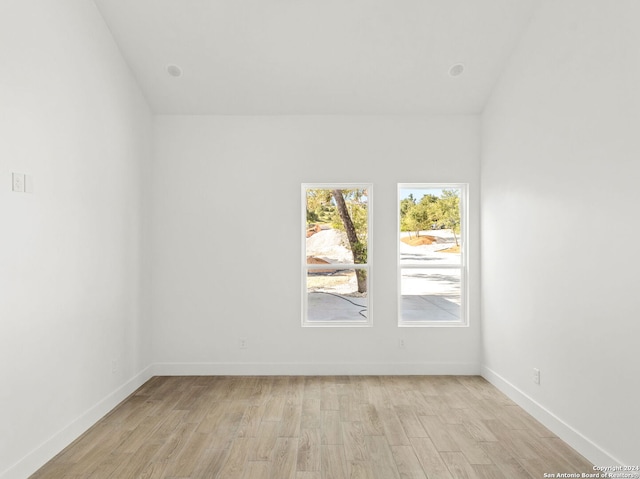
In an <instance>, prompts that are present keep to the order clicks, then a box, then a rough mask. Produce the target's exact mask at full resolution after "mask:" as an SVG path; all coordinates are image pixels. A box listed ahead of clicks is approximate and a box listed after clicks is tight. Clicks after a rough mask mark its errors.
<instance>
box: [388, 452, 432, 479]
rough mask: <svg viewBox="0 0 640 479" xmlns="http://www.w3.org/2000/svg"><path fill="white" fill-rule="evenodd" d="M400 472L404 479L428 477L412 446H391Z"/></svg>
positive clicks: (423, 478)
mask: <svg viewBox="0 0 640 479" xmlns="http://www.w3.org/2000/svg"><path fill="white" fill-rule="evenodd" d="M391 452H392V454H393V458H394V460H395V461H396V467H397V468H398V473H399V474H400V477H401V478H402V479H427V476H426V475H425V473H424V470H423V469H422V466H421V465H420V461H419V460H418V457H417V456H416V453H415V451H414V449H413V447H411V446H391Z"/></svg>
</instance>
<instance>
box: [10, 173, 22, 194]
mask: <svg viewBox="0 0 640 479" xmlns="http://www.w3.org/2000/svg"><path fill="white" fill-rule="evenodd" d="M24 176H25V175H24V173H13V174H12V176H11V177H12V180H13V186H12V190H13V191H15V192H16V193H24Z"/></svg>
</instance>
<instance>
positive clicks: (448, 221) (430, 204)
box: [400, 190, 460, 244]
mask: <svg viewBox="0 0 640 479" xmlns="http://www.w3.org/2000/svg"><path fill="white" fill-rule="evenodd" d="M432 228H438V229H439V228H446V229H450V230H451V231H452V232H453V233H454V236H455V235H456V234H459V233H460V192H459V191H458V190H442V194H441V195H440V197H437V196H435V195H432V194H425V195H424V196H423V197H422V198H421V199H420V201H416V200H415V198H414V197H413V195H409V197H407V198H405V199H403V200H401V201H400V231H414V232H416V235H419V234H420V231H424V230H430V229H432ZM457 243H458V238H457V236H456V244H457Z"/></svg>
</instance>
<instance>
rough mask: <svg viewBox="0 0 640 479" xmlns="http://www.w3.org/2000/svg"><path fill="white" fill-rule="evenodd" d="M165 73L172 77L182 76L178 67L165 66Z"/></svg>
mask: <svg viewBox="0 0 640 479" xmlns="http://www.w3.org/2000/svg"><path fill="white" fill-rule="evenodd" d="M167 73H168V74H169V75H171V76H172V77H180V76H182V68H180V67H179V66H178V65H167Z"/></svg>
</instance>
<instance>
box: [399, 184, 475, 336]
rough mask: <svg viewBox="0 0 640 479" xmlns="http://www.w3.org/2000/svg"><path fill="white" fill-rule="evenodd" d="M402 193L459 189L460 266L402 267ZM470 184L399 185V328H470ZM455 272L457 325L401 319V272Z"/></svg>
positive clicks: (413, 265) (412, 265) (455, 323)
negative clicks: (458, 301)
mask: <svg viewBox="0 0 640 479" xmlns="http://www.w3.org/2000/svg"><path fill="white" fill-rule="evenodd" d="M402 189H457V190H460V236H459V241H460V244H461V248H460V256H461V257H460V265H445V264H436V265H428V264H424V263H413V264H412V263H406V262H405V263H402V264H401V262H400V258H401V257H400V237H401V231H400V201H401V198H400V191H401V190H402ZM468 198H469V184H468V183H398V190H397V200H396V209H397V215H398V217H397V218H398V220H397V223H396V230H397V253H396V262H397V267H398V269H397V288H398V294H397V297H398V327H404V328H412V327H413V328H416V327H417V328H420V327H440V328H442V327H444V328H451V327H467V326H469V309H468V304H469V288H468V283H467V282H468V279H467V278H468V276H469V275H468V256H469V254H468V251H469V221H468V219H469V218H468V210H469V207H468V206H469V205H468ZM411 268H415V269H434V270H435V269H453V270H459V271H460V318H459V319H458V320H457V321H442V320H438V321H434V320H423V321H416V320H412V321H403V319H402V270H403V269H411Z"/></svg>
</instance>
